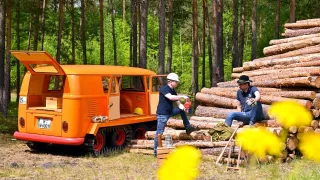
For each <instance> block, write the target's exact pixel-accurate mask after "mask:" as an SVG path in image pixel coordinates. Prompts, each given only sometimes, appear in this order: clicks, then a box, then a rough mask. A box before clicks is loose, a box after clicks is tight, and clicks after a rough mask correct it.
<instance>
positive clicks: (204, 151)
mask: <svg viewBox="0 0 320 180" xmlns="http://www.w3.org/2000/svg"><path fill="white" fill-rule="evenodd" d="M223 149H224V148H223V147H217V148H206V149H201V150H200V151H201V154H202V155H211V156H212V155H213V156H219V155H220V154H221V152H222V151H223ZM238 149H239V148H235V153H233V154H232V155H231V156H237V155H238V153H236V152H237V150H238ZM223 156H228V152H227V151H225V153H224V154H223Z"/></svg>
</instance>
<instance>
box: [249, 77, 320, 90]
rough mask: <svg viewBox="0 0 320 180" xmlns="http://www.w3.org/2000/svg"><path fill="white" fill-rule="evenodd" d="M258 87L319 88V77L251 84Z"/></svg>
mask: <svg viewBox="0 0 320 180" xmlns="http://www.w3.org/2000/svg"><path fill="white" fill-rule="evenodd" d="M252 85H253V86H258V87H299V86H300V87H316V88H320V77H316V78H315V79H313V78H312V77H297V78H287V79H278V80H265V81H261V82H254V83H252Z"/></svg>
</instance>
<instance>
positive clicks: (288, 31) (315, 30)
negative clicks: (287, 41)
mask: <svg viewBox="0 0 320 180" xmlns="http://www.w3.org/2000/svg"><path fill="white" fill-rule="evenodd" d="M316 33H320V27H314V28H309V29H297V30H291V29H286V30H285V32H284V36H285V37H296V36H303V35H309V34H316Z"/></svg>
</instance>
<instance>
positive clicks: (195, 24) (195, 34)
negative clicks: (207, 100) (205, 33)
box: [191, 0, 199, 95]
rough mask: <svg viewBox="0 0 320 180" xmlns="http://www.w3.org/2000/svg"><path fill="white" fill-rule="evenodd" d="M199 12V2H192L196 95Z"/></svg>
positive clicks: (193, 88) (193, 90) (195, 87)
mask: <svg viewBox="0 0 320 180" xmlns="http://www.w3.org/2000/svg"><path fill="white" fill-rule="evenodd" d="M198 56H199V48H198V10H197V0H192V77H191V93H192V94H193V95H195V94H196V93H197V92H198V84H199V83H198V58H199V57H198Z"/></svg>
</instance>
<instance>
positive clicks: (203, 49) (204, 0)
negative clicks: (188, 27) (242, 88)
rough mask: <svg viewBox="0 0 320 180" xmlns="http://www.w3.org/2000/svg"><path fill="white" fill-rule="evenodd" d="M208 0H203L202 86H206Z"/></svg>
mask: <svg viewBox="0 0 320 180" xmlns="http://www.w3.org/2000/svg"><path fill="white" fill-rule="evenodd" d="M206 3H207V2H206V0H202V87H206V6H207V5H206Z"/></svg>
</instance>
